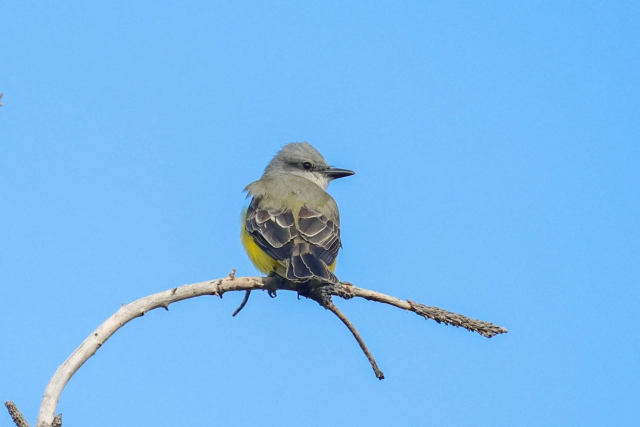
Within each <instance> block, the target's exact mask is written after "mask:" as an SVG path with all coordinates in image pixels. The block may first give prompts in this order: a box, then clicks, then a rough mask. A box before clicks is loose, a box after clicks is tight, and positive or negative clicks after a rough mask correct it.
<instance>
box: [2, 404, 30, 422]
mask: <svg viewBox="0 0 640 427" xmlns="http://www.w3.org/2000/svg"><path fill="white" fill-rule="evenodd" d="M4 406H6V407H7V410H8V411H9V415H10V416H11V419H12V420H13V422H14V423H15V424H16V427H30V426H29V423H28V422H27V420H26V419H25V418H24V416H23V415H22V412H20V410H19V409H18V407H17V406H16V404H15V403H13V402H12V401H10V400H7V401H6V402H4Z"/></svg>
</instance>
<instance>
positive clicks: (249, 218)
mask: <svg viewBox="0 0 640 427" xmlns="http://www.w3.org/2000/svg"><path fill="white" fill-rule="evenodd" d="M354 174H355V172H353V171H352V170H349V169H341V168H337V167H332V166H329V165H328V163H327V161H326V160H325V158H324V157H323V156H322V154H320V152H319V151H318V150H316V149H315V148H314V147H313V146H312V145H311V144H309V143H308V142H292V143H289V144H287V145H285V146H284V147H282V149H281V150H280V151H278V152H277V153H276V155H275V156H274V157H273V159H272V160H271V161H270V162H269V164H268V165H267V167H266V168H265V170H264V173H263V174H262V177H261V178H260V179H259V180H257V181H254V182H252V183H251V184H249V185H247V187H246V188H245V189H244V191H246V192H247V198H251V201H250V203H249V206H248V207H247V208H246V209H244V210H243V212H242V224H241V239H242V244H243V246H244V249H245V250H246V252H247V255H248V256H249V259H250V260H251V262H252V263H253V264H254V265H255V267H256V268H257V269H258V270H260V271H261V272H262V273H264V274H267V275H269V276H276V277H280V278H281V279H286V280H287V281H290V282H293V283H294V284H304V283H309V282H311V281H313V282H319V283H321V284H322V283H339V281H338V279H337V277H336V276H335V274H334V271H335V267H336V259H337V256H338V252H339V251H340V248H341V247H342V241H341V239H340V214H339V211H338V205H337V203H336V202H335V200H334V199H333V197H331V196H330V195H329V193H327V191H326V190H327V186H328V185H329V183H330V182H331V181H333V180H334V179H338V178H343V177H347V176H351V175H354Z"/></svg>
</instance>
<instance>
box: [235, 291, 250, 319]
mask: <svg viewBox="0 0 640 427" xmlns="http://www.w3.org/2000/svg"><path fill="white" fill-rule="evenodd" d="M249 295H251V291H246V292H245V293H244V298H242V302H241V303H240V305H239V306H238V308H236V311H234V312H233V314H232V315H231V317H236V314H238V313H240V311H242V309H243V308H244V306H245V305H247V301H249Z"/></svg>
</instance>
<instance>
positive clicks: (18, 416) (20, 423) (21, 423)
mask: <svg viewBox="0 0 640 427" xmlns="http://www.w3.org/2000/svg"><path fill="white" fill-rule="evenodd" d="M0 95H2V94H0ZM4 406H6V407H7V409H8V410H9V415H11V419H12V420H13V422H14V423H16V426H17V427H30V426H29V423H28V422H27V420H26V419H25V418H24V416H23V415H22V412H20V410H19V409H18V407H17V406H16V404H15V403H13V402H12V401H10V400H7V401H6V402H4Z"/></svg>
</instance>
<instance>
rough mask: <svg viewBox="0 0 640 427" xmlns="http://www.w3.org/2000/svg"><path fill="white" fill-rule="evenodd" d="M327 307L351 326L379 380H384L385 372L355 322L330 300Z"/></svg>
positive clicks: (350, 328) (346, 324)
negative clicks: (354, 324) (379, 366)
mask: <svg viewBox="0 0 640 427" xmlns="http://www.w3.org/2000/svg"><path fill="white" fill-rule="evenodd" d="M325 308H326V309H327V310H330V311H331V312H332V313H333V314H335V315H336V316H338V318H339V319H340V320H342V323H344V325H345V326H346V327H347V328H349V330H350V331H351V333H352V334H353V337H354V338H355V339H356V341H358V344H359V345H360V348H361V349H362V351H363V352H364V355H365V356H367V359H369V363H371V367H372V368H373V372H375V374H376V378H378V379H379V380H383V379H384V374H383V373H382V371H381V370H380V368H378V364H377V363H376V360H375V359H374V358H373V354H371V352H370V351H369V349H368V348H367V345H366V344H365V343H364V340H363V339H362V337H361V336H360V333H359V332H358V330H357V329H356V327H355V326H353V323H351V321H350V320H349V319H348V318H347V316H345V315H344V314H343V313H342V312H341V311H340V310H339V309H338V307H336V305H335V304H334V303H333V302H330V303H329V304H328V305H327V306H325Z"/></svg>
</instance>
